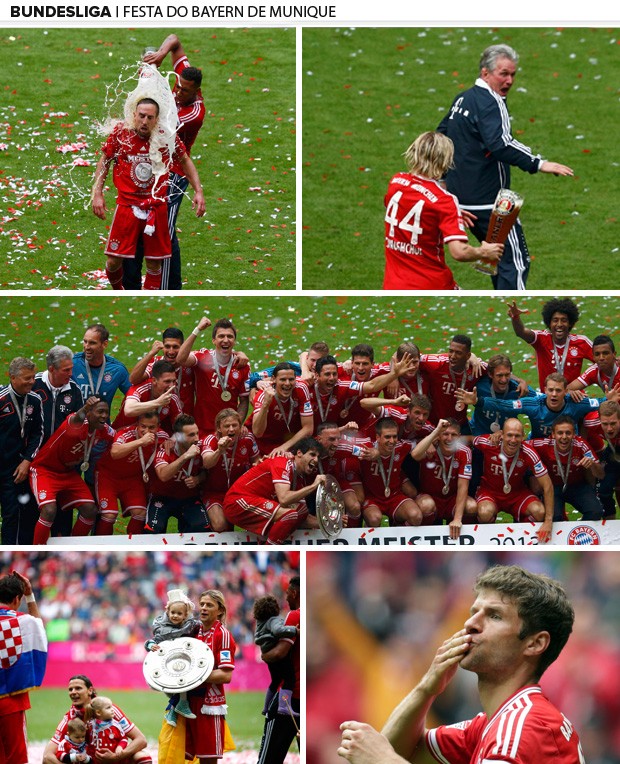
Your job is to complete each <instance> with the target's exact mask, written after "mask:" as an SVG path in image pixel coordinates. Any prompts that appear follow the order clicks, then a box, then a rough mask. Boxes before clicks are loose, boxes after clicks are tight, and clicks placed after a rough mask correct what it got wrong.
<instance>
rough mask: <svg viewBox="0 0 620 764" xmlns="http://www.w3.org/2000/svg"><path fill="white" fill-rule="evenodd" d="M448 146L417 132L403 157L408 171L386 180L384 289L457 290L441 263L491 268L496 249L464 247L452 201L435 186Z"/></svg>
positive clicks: (447, 161) (449, 155)
mask: <svg viewBox="0 0 620 764" xmlns="http://www.w3.org/2000/svg"><path fill="white" fill-rule="evenodd" d="M453 156H454V146H453V144H452V141H451V140H450V139H449V138H446V137H445V136H444V135H441V134H440V133H432V132H428V133H422V135H420V136H418V138H416V140H415V141H414V142H413V143H412V144H411V146H409V148H408V149H407V151H406V152H405V160H406V163H407V167H408V169H409V172H400V173H398V174H397V175H395V176H394V177H393V178H392V180H391V181H390V185H389V187H388V192H387V194H386V197H385V206H386V208H387V209H386V214H385V276H384V280H383V288H384V289H433V290H436V289H450V290H451V289H458V286H457V284H456V282H455V280H454V277H453V275H452V271H451V270H450V269H449V268H448V266H447V265H446V262H445V255H444V244H446V245H447V247H448V249H449V251H450V254H451V255H452V257H453V258H454V259H455V260H459V261H473V260H484V261H485V262H488V263H495V262H497V261H498V259H499V258H500V257H501V254H502V251H503V249H504V247H503V245H502V244H488V243H487V242H483V243H482V244H481V246H480V247H472V246H470V245H469V244H468V243H467V234H466V233H465V226H464V224H463V219H462V217H461V213H460V210H459V205H458V201H457V199H456V197H455V196H453V195H452V194H450V193H449V192H448V191H446V189H445V188H444V187H443V186H442V185H441V183H440V182H439V181H440V180H441V178H442V177H443V176H444V175H445V173H446V171H447V170H448V169H449V168H450V167H451V166H452V159H453Z"/></svg>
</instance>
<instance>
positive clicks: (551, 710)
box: [426, 686, 585, 764]
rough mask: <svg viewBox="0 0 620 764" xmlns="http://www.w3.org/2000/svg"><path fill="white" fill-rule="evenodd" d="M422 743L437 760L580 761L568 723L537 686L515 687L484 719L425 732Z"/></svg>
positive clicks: (473, 763)
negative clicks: (495, 709)
mask: <svg viewBox="0 0 620 764" xmlns="http://www.w3.org/2000/svg"><path fill="white" fill-rule="evenodd" d="M426 745H427V747H428V749H429V751H430V752H431V753H432V755H433V756H434V757H435V758H436V759H437V761H439V762H441V764H446V762H450V764H483V762H491V761H497V762H506V764H531V762H533V761H541V762H548V761H553V762H557V764H585V759H584V756H583V752H582V750H581V745H580V743H579V736H578V735H577V733H576V732H575V730H574V729H573V725H572V724H571V723H570V722H569V721H568V719H567V718H566V717H565V716H564V714H562V713H561V712H560V711H558V710H557V708H555V706H554V705H553V704H552V703H551V702H550V701H549V700H548V699H547V698H546V697H545V696H544V695H543V694H542V690H541V689H540V687H538V686H531V687H524V688H522V689H521V690H519V691H518V692H517V693H515V694H514V695H513V696H512V697H510V698H509V699H508V700H507V701H506V702H505V703H504V704H503V705H502V706H501V707H500V708H499V709H498V710H497V711H496V712H495V714H493V716H492V717H491V718H490V719H488V718H487V715H486V714H484V713H480V714H478V716H476V717H474V718H473V719H470V720H468V721H464V722H459V723H458V724H451V725H450V726H447V727H437V728H436V729H432V730H428V731H427V733H426Z"/></svg>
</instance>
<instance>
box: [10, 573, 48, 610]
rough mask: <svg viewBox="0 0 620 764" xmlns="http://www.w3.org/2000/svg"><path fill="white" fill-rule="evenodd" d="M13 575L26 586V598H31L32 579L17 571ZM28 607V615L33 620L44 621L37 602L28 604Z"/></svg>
mask: <svg viewBox="0 0 620 764" xmlns="http://www.w3.org/2000/svg"><path fill="white" fill-rule="evenodd" d="M13 575H14V576H16V577H17V578H19V580H20V581H21V582H22V584H23V585H24V597H29V596H30V595H31V594H32V584H31V583H30V579H28V578H26V576H22V574H21V573H18V572H17V571H16V570H14V571H13ZM26 605H27V607H28V615H31V616H32V617H33V618H38V619H39V620H40V621H42V620H43V619H42V618H41V613H40V612H39V606H38V605H37V603H36V600H33V601H32V602H27V603H26Z"/></svg>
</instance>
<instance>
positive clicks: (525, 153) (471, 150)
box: [437, 45, 573, 289]
mask: <svg viewBox="0 0 620 764" xmlns="http://www.w3.org/2000/svg"><path fill="white" fill-rule="evenodd" d="M518 61H519V57H518V55H517V54H516V52H515V51H514V50H513V49H512V48H511V47H510V46H508V45H491V46H490V47H489V48H487V49H486V50H485V51H484V53H483V54H482V58H481V59H480V76H479V78H478V79H477V80H476V83H475V85H474V86H473V87H472V88H470V89H469V90H466V91H465V92H463V93H461V94H460V95H459V96H457V97H456V98H455V100H454V102H453V104H452V106H451V107H450V110H449V112H448V113H447V114H446V116H445V117H444V118H443V120H442V121H441V123H440V124H439V127H438V128H437V130H438V131H439V132H440V133H444V134H445V135H447V136H448V137H449V138H450V139H451V140H452V142H453V143H454V169H453V170H450V171H449V172H448V174H447V176H446V182H447V186H448V190H449V191H450V192H451V193H453V194H454V195H455V196H456V197H457V198H458V200H459V204H460V205H461V208H462V209H463V210H464V211H465V215H464V217H465V222H466V223H467V222H468V218H469V219H470V216H468V215H467V213H468V212H470V213H472V215H475V216H476V220H475V221H471V222H472V223H473V224H472V226H471V230H472V233H473V234H474V236H475V237H476V238H477V239H478V241H484V239H485V237H486V232H487V228H488V225H489V219H490V217H491V211H492V209H493V203H494V202H495V197H496V196H497V192H498V191H499V190H500V188H510V166H511V165H514V166H515V167H519V168H520V169H521V170H524V171H525V172H529V173H535V172H547V173H554V174H555V175H572V174H573V171H572V170H571V168H570V167H566V166H565V165H562V164H558V163H557V162H548V161H546V160H545V159H542V158H541V157H540V156H535V155H534V154H532V152H531V150H530V149H529V148H528V147H527V146H524V145H523V144H522V143H519V141H516V140H515V139H514V138H513V137H512V135H511V133H510V116H509V114H508V109H507V107H506V101H505V99H506V96H507V94H508V91H509V90H510V88H511V87H512V84H513V82H514V77H515V73H516V70H517V63H518ZM529 268H530V256H529V252H528V249H527V244H526V243H525V236H524V235H523V229H522V227H521V223H520V222H519V220H517V222H516V223H515V225H514V227H513V229H512V231H511V232H510V234H509V236H508V240H507V241H506V244H505V248H504V254H503V255H502V258H501V260H500V262H499V267H498V273H497V276H493V277H492V280H493V286H494V288H495V289H525V288H526V287H525V284H526V281H527V275H528V271H529Z"/></svg>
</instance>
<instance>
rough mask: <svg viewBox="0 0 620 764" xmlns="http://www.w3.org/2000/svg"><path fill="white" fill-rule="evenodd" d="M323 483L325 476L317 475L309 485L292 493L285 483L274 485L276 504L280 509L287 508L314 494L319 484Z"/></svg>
mask: <svg viewBox="0 0 620 764" xmlns="http://www.w3.org/2000/svg"><path fill="white" fill-rule="evenodd" d="M324 482H325V475H317V476H316V477H315V479H314V482H313V483H311V484H310V485H306V486H304V487H303V488H300V489H299V490H297V491H292V490H291V487H290V485H288V486H287V485H286V484H285V483H276V484H275V485H274V489H275V492H276V497H277V499H278V504H280V506H282V507H288V506H289V505H291V504H296V503H297V502H298V501H301V500H302V499H305V498H306V496H309V495H310V494H311V493H314V492H315V491H316V489H317V488H318V487H319V485H320V484H321V483H324Z"/></svg>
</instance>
